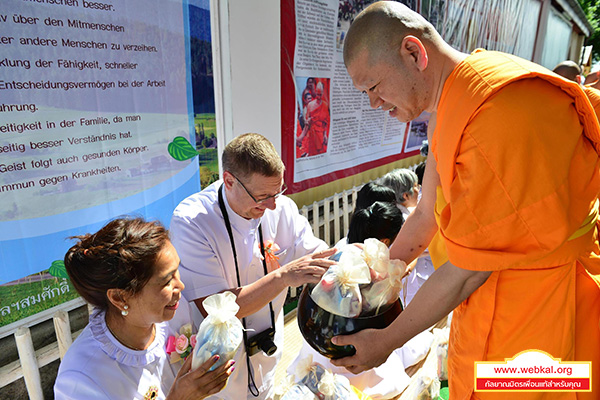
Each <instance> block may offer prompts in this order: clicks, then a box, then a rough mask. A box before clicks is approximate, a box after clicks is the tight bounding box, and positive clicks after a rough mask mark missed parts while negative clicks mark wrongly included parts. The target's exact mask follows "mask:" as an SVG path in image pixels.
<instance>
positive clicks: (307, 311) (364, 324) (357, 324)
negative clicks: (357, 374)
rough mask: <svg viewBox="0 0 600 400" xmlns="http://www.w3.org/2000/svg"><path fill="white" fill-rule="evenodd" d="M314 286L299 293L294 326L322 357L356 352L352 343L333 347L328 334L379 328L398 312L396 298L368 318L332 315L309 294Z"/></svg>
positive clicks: (347, 333) (389, 322)
mask: <svg viewBox="0 0 600 400" xmlns="http://www.w3.org/2000/svg"><path fill="white" fill-rule="evenodd" d="M314 286H315V285H312V284H309V285H306V286H305V287H304V290H302V293H301V294H300V299H299V300H298V315H297V318H298V325H299V327H300V332H302V336H304V339H306V341H307V342H308V344H310V345H311V346H312V348H313V349H315V350H317V351H318V352H319V353H321V354H322V355H324V356H325V357H329V358H333V359H335V358H342V357H347V356H351V355H353V354H354V353H356V349H355V348H354V346H336V345H335V344H333V343H331V338H332V337H334V336H337V335H349V334H352V333H356V332H358V331H361V330H363V329H367V328H374V329H383V328H385V327H386V326H388V325H389V324H391V323H392V322H393V321H394V320H395V319H396V317H397V316H398V315H399V314H400V313H401V312H402V304H401V303H400V300H398V301H396V302H395V303H394V304H392V305H391V306H388V308H386V309H385V310H384V311H382V312H380V313H379V314H378V315H374V316H370V317H356V318H348V317H342V316H340V315H335V314H332V313H330V312H328V311H325V310H324V309H322V308H321V307H319V306H318V305H317V303H315V302H314V301H313V299H312V298H311V297H310V292H311V291H312V290H313V288H314Z"/></svg>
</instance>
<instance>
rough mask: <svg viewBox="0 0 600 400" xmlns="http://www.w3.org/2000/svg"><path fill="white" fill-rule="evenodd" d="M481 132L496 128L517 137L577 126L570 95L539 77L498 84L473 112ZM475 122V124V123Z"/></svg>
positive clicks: (505, 134)
mask: <svg viewBox="0 0 600 400" xmlns="http://www.w3.org/2000/svg"><path fill="white" fill-rule="evenodd" d="M473 120H478V122H479V125H481V124H483V126H482V127H485V126H486V125H487V129H484V130H481V131H479V134H482V135H485V134H486V132H490V133H491V132H492V131H494V130H496V128H498V129H500V130H502V131H503V132H502V134H503V135H504V136H505V137H512V139H515V140H518V139H519V138H522V136H523V133H524V132H529V133H531V132H532V131H540V130H541V131H543V130H546V129H548V128H549V127H550V128H552V130H554V131H557V132H559V131H561V130H563V129H571V128H574V127H576V126H577V127H578V126H579V119H578V118H577V113H576V110H575V108H574V106H573V98H572V97H571V96H570V95H569V94H567V93H566V92H564V91H563V90H562V89H560V88H559V87H557V86H555V85H554V84H552V83H550V82H548V81H546V80H544V79H540V78H529V79H521V80H518V81H515V82H512V83H510V84H507V85H506V86H504V87H502V88H501V89H499V90H498V91H496V92H495V93H494V94H493V95H491V96H490V97H489V98H488V99H487V100H486V101H485V102H484V103H483V104H482V105H481V106H480V107H479V108H478V109H477V111H476V112H475V113H474V118H472V122H473ZM476 125H477V124H476Z"/></svg>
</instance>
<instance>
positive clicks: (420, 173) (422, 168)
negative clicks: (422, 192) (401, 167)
mask: <svg viewBox="0 0 600 400" xmlns="http://www.w3.org/2000/svg"><path fill="white" fill-rule="evenodd" d="M425 166H427V160H425V161H423V162H422V163H420V164H419V165H417V166H416V167H415V174H417V179H418V181H419V185H422V184H423V175H425Z"/></svg>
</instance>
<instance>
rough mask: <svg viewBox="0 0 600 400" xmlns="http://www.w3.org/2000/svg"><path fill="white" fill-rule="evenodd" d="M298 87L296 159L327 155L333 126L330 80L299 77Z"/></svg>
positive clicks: (297, 79)
mask: <svg viewBox="0 0 600 400" xmlns="http://www.w3.org/2000/svg"><path fill="white" fill-rule="evenodd" d="M296 85H297V87H298V89H299V90H298V94H299V98H298V122H297V132H296V158H301V157H311V156H316V155H318V154H323V153H326V152H327V141H328V139H329V127H330V125H331V118H330V112H329V87H330V78H315V77H297V78H296Z"/></svg>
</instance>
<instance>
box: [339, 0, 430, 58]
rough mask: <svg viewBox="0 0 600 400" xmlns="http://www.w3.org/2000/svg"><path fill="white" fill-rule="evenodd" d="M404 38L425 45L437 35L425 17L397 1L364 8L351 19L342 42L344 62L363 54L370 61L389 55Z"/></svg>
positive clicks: (381, 2) (380, 2)
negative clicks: (412, 38)
mask: <svg viewBox="0 0 600 400" xmlns="http://www.w3.org/2000/svg"><path fill="white" fill-rule="evenodd" d="M407 35H413V36H416V37H417V38H419V39H420V40H421V41H423V42H424V43H426V42H431V41H434V40H437V38H439V39H440V40H441V38H440V37H439V34H438V33H437V32H436V31H435V28H434V27H433V26H432V25H431V24H430V23H429V22H427V20H426V19H425V18H423V17H422V16H421V15H419V14H417V13H416V12H414V11H412V10H411V9H410V8H408V7H406V6H405V5H404V4H401V3H398V2H396V1H379V2H377V3H374V4H371V5H370V6H369V7H367V8H365V9H364V10H363V11H362V12H361V13H360V14H359V15H358V16H357V17H356V19H355V20H354V22H353V23H352V25H351V26H350V29H349V30H348V34H347V35H346V39H345V40H344V63H345V64H346V66H349V65H350V63H351V62H352V61H353V60H354V59H355V58H356V57H357V56H358V55H359V54H360V53H362V52H363V51H365V50H366V51H367V52H368V53H367V54H368V56H369V61H370V62H371V63H372V62H375V61H376V60H378V59H379V57H381V56H384V55H387V54H391V53H393V52H394V51H395V50H396V49H398V48H399V47H400V45H401V43H402V39H404V37H405V36H407Z"/></svg>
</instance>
